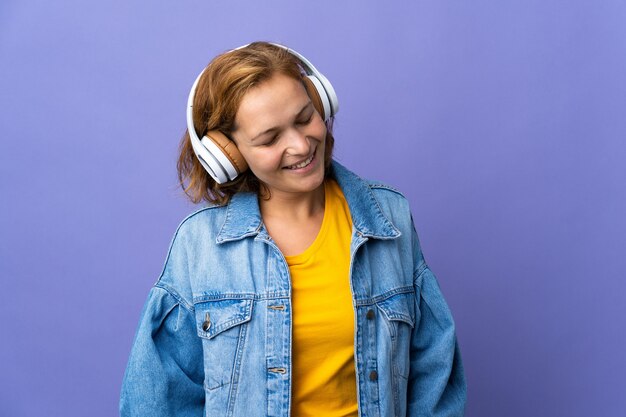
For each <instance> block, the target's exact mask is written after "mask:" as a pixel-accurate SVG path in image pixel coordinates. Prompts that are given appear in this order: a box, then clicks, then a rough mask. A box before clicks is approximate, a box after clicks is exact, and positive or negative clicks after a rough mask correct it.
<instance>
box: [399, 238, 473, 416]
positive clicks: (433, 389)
mask: <svg viewBox="0 0 626 417" xmlns="http://www.w3.org/2000/svg"><path fill="white" fill-rule="evenodd" d="M412 239H413V250H414V261H415V270H414V274H413V277H414V286H415V291H416V295H417V297H416V303H417V306H416V307H417V309H418V313H417V316H418V317H419V321H418V322H417V324H416V327H415V328H414V330H413V335H412V337H411V353H410V355H411V368H410V372H409V381H408V407H407V410H408V416H409V417H418V416H429V417H439V416H441V417H444V416H445V417H453V416H454V417H456V416H463V414H464V411H465V403H466V397H467V395H466V384H465V375H464V373H463V365H462V362H461V355H460V351H459V346H458V343H457V339H456V334H455V327H454V320H453V319H452V314H451V313H450V309H449V308H448V305H447V304H446V301H445V300H444V298H443V294H442V293H441V290H440V288H439V284H438V283H437V279H436V278H435V275H434V274H433V273H432V272H431V270H430V269H429V268H428V266H427V265H426V262H425V261H424V258H423V255H422V252H421V249H420V245H419V240H418V237H417V233H416V232H415V227H413V237H412Z"/></svg>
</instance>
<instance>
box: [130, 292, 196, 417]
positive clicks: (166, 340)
mask: <svg viewBox="0 0 626 417" xmlns="http://www.w3.org/2000/svg"><path fill="white" fill-rule="evenodd" d="M203 366H204V365H203V354H202V342H201V340H200V339H199V338H198V336H197V333H196V328H195V319H194V315H193V312H192V311H190V308H189V307H188V306H186V305H185V303H184V302H183V301H182V299H181V298H180V297H179V296H178V294H176V293H175V292H174V291H173V290H171V289H166V288H165V287H161V286H159V284H157V285H156V286H155V287H154V288H152V290H151V291H150V294H149V296H148V300H147V302H146V304H145V306H144V308H143V312H142V314H141V320H140V322H139V328H138V330H137V334H136V336H135V341H134V343H133V347H132V351H131V354H130V359H129V361H128V366H127V368H126V374H125V375H124V382H123V384H122V392H121V396H120V415H121V416H122V417H126V416H150V417H159V416H163V417H165V416H168V417H172V416H202V415H203V412H204V411H203V410H204V388H203V381H204V370H203V369H204V368H203Z"/></svg>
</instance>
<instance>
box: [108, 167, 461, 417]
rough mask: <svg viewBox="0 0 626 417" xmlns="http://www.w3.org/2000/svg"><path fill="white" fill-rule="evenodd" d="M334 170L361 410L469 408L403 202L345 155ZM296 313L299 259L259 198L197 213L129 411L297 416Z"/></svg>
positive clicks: (149, 331) (155, 313) (153, 311)
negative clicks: (266, 219) (284, 247)
mask: <svg viewBox="0 0 626 417" xmlns="http://www.w3.org/2000/svg"><path fill="white" fill-rule="evenodd" d="M332 175H333V176H334V178H335V179H336V180H337V182H338V184H339V186H340V187H341V189H342V191H343V193H344V195H345V197H346V200H347V202H348V206H349V207H350V212H351V215H352V222H353V233H352V242H351V271H350V287H351V291H352V304H353V307H354V313H355V318H354V320H355V323H354V327H355V334H354V356H355V357H354V364H355V367H356V381H355V383H356V387H357V400H358V410H359V416H361V417H392V416H393V417H400V416H409V417H414V416H415V417H417V416H462V415H463V412H464V407H465V401H466V386H465V378H464V374H463V367H462V364H461V357H460V353H459V349H458V345H457V341H456V335H455V329H454V322H453V319H452V316H451V314H450V310H449V309H448V306H447V304H446V302H445V300H444V299H443V296H442V294H441V291H440V289H439V286H438V284H437V281H436V278H435V276H434V275H433V273H432V272H431V271H430V269H429V267H428V266H427V264H426V262H425V261H424V257H423V255H422V251H421V249H420V244H419V241H418V238H417V234H416V232H415V228H414V226H413V221H412V218H411V214H410V211H409V206H408V203H407V200H406V199H405V198H404V197H403V196H402V195H401V194H400V193H399V192H398V191H396V190H394V189H392V188H390V187H387V186H385V185H381V184H378V183H372V182H367V181H365V180H362V179H361V178H359V177H358V176H356V175H355V174H353V173H352V172H350V171H348V170H347V169H346V168H344V167H343V166H341V165H340V164H338V163H337V162H333V165H332ZM291 322H292V317H291V299H290V277H289V268H288V266H287V263H286V261H285V258H284V257H283V255H282V254H281V252H280V251H279V249H278V247H277V246H276V245H275V243H273V241H272V238H271V237H270V236H269V235H268V233H267V230H266V229H265V227H264V225H263V222H262V219H261V215H260V211H259V206H258V200H257V196H256V194H253V193H238V194H236V195H234V196H233V197H232V199H231V201H230V202H229V203H228V204H227V205H225V206H214V207H207V208H203V209H201V210H199V211H197V212H195V213H193V214H191V215H190V216H189V217H187V218H186V219H185V220H184V221H183V222H182V223H181V225H180V226H179V227H178V230H177V231H176V234H175V235H174V238H173V240H172V243H171V246H170V249H169V253H168V255H167V259H166V261H165V266H164V268H163V272H162V273H161V276H160V277H159V279H158V281H157V282H156V284H155V285H154V287H153V288H152V289H151V291H150V293H149V296H148V300H147V302H146V304H145V306H144V308H143V312H142V315H141V319H140V323H139V328H138V330H137V334H136V336H135V341H134V344H133V347H132V351H131V354H130V359H129V362H128V366H127V369H126V373H125V376H124V381H123V385H122V392H121V400H120V411H121V415H122V416H150V417H158V416H209V417H227V416H236V417H244V416H245V417H262V416H263V417H264V416H277V417H279V416H280V417H283V416H285V417H286V416H289V415H290V406H291V372H290V369H291V341H292V335H291ZM311 366H315V364H314V363H312V364H311Z"/></svg>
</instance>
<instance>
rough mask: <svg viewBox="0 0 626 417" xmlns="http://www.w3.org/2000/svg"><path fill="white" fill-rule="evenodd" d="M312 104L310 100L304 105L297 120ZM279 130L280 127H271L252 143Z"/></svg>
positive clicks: (297, 115)
mask: <svg viewBox="0 0 626 417" xmlns="http://www.w3.org/2000/svg"><path fill="white" fill-rule="evenodd" d="M312 104H313V102H312V101H311V100H309V101H308V103H306V104H305V105H304V107H302V109H301V110H300V111H299V112H298V114H296V117H295V118H296V119H297V118H298V117H300V116H301V115H302V113H304V112H305V111H306V110H307V109H308V108H309V107H310V106H311V105H312ZM278 129H279V127H278V126H275V127H270V128H269V129H267V130H264V131H263V132H261V133H259V134H258V135H256V136H255V137H253V138H252V139H250V142H254V140H255V139H258V138H259V137H261V136H263V135H266V134H268V133H271V132H274V131H276V130H278Z"/></svg>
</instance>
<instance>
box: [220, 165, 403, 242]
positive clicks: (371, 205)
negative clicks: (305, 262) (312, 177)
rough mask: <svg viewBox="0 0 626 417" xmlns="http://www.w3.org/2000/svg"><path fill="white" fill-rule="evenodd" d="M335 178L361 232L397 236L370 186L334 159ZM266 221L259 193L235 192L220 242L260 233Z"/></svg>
mask: <svg viewBox="0 0 626 417" xmlns="http://www.w3.org/2000/svg"><path fill="white" fill-rule="evenodd" d="M331 170H332V174H333V177H334V178H335V179H336V180H337V183H338V184H339V187H340V188H341V190H342V191H343V194H344V196H345V197H346V201H347V202H348V207H349V208H350V214H351V216H352V223H353V226H354V229H355V231H356V233H357V235H360V236H363V237H371V238H375V239H394V238H396V237H398V236H400V231H399V230H398V229H397V228H396V227H395V226H394V225H393V223H391V221H390V220H389V219H388V218H387V216H385V214H384V213H383V211H382V210H381V208H380V206H379V204H378V201H377V200H376V198H375V197H374V193H373V192H372V190H371V188H370V186H369V185H368V183H367V182H365V181H364V180H363V179H361V178H360V177H359V176H357V175H356V174H354V173H353V172H351V171H349V170H348V169H347V168H345V167H344V166H343V165H341V164H340V163H338V162H337V161H335V160H333V161H332V164H331ZM261 229H263V221H262V218H261V211H260V209H259V202H258V197H257V195H256V193H249V192H246V193H244V192H240V193H236V194H235V195H233V197H232V198H231V199H230V201H229V203H228V205H227V206H226V217H225V220H224V224H223V225H222V227H221V229H220V231H219V233H218V235H217V239H216V240H217V243H223V242H227V241H231V240H238V239H242V238H244V237H247V236H254V235H257V234H259V232H260V231H261Z"/></svg>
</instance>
